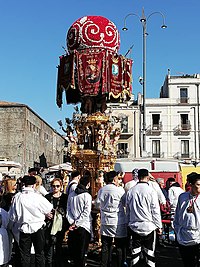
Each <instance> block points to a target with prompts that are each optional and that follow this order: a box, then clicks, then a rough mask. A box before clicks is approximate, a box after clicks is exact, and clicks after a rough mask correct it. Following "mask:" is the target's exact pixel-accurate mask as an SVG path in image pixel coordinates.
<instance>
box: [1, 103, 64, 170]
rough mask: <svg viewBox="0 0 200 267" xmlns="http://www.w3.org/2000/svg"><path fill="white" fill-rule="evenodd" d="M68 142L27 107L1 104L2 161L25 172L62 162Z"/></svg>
mask: <svg viewBox="0 0 200 267" xmlns="http://www.w3.org/2000/svg"><path fill="white" fill-rule="evenodd" d="M64 143H65V139H64V138H63V137H62V135H60V134H59V133H57V132H56V131H55V130H54V129H53V128H52V127H51V126H50V125H49V124H48V123H46V122H45V121H44V120H43V119H42V118H41V117H40V116H38V115H37V114H36V113H35V112H34V111H33V110H32V109H31V108H29V107H28V106H27V105H24V104H19V103H10V102H3V101H1V102H0V158H1V159H4V158H6V159H8V160H12V161H15V162H19V163H20V164H21V165H22V172H23V173H26V172H27V170H28V169H29V168H30V167H33V166H39V165H44V166H45V165H46V166H47V167H49V166H52V165H54V164H59V163H62V162H63V148H64Z"/></svg>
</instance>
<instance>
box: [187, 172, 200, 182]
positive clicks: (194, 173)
mask: <svg viewBox="0 0 200 267" xmlns="http://www.w3.org/2000/svg"><path fill="white" fill-rule="evenodd" d="M197 174H198V173H197V172H191V173H189V174H188V175H187V181H188V182H189V183H190V181H189V180H190V179H191V178H192V177H193V176H196V175H197Z"/></svg>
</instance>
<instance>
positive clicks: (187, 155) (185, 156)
mask: <svg viewBox="0 0 200 267" xmlns="http://www.w3.org/2000/svg"><path fill="white" fill-rule="evenodd" d="M181 158H182V159H189V158H190V154H189V152H188V153H182V154H181Z"/></svg>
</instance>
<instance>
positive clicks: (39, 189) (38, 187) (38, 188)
mask: <svg viewBox="0 0 200 267" xmlns="http://www.w3.org/2000/svg"><path fill="white" fill-rule="evenodd" d="M35 178H36V186H35V190H36V191H37V193H38V194H41V195H42V196H45V195H47V194H48V192H47V190H46V189H45V188H44V186H43V185H42V178H41V177H40V176H39V175H35Z"/></svg>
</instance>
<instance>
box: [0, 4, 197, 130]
mask: <svg viewBox="0 0 200 267" xmlns="http://www.w3.org/2000/svg"><path fill="white" fill-rule="evenodd" d="M142 7H144V9H145V14H146V16H148V15H149V14H151V13H152V12H155V11H160V12H162V13H163V14H164V15H165V19H166V24H167V26H168V28H167V29H165V30H163V29H161V28H160V26H161V24H162V18H161V16H159V15H154V16H152V17H151V18H150V19H149V20H148V24H147V28H148V34H149V35H148V38H147V77H146V78H147V97H148V98H154V97H159V91H160V87H161V86H162V84H163V81H164V79H165V75H166V74H167V69H168V68H169V69H170V70H171V74H172V75H179V74H194V73H199V72H200V56H199V50H200V49H199V45H200V34H199V30H200V20H199V10H200V1H199V0H182V1H180V0H175V1H174V0H167V1H166V0H115V1H114V0H102V1H95V0H76V1H69V0H0V34H1V42H0V92H1V93H0V100H3V101H11V102H18V103H23V104H26V105H28V106H29V107H30V108H31V109H33V110H34V111H35V112H36V113H37V114H38V115H39V116H40V117H42V118H43V119H44V120H46V121H47V122H48V123H49V124H50V125H51V126H52V127H53V128H55V129H56V130H58V131H59V126H58V125H57V121H58V120H60V119H61V120H63V121H64V118H65V117H70V116H71V114H72V111H73V108H72V107H71V106H67V105H66V104H64V105H63V107H62V110H60V109H59V108H58V107H57V105H56V101H55V98H56V81H57V69H56V66H57V65H58V62H59V60H58V57H59V56H60V55H61V54H63V52H64V50H63V48H62V46H64V47H65V46H66V40H65V39H66V34H67V31H68V29H69V27H70V26H71V24H72V23H73V22H74V21H75V20H77V19H78V18H80V17H83V16H85V15H101V16H104V17H107V18H108V19H110V20H111V21H113V22H114V23H115V25H116V26H117V27H118V29H119V32H120V39H121V46H120V53H121V54H125V53H126V52H127V50H128V49H129V47H130V46H131V45H132V44H133V45H134V47H133V50H132V53H131V58H132V59H133V60H134V65H133V79H134V80H133V93H134V94H135V95H137V93H138V92H141V91H142V88H141V85H140V84H139V82H138V77H139V76H142V27H141V23H140V21H139V19H137V17H134V16H132V17H129V19H128V20H127V27H128V28H129V31H127V32H123V31H122V30H121V29H122V27H123V22H124V17H125V16H126V15H127V14H129V13H136V14H138V15H139V16H141V12H142Z"/></svg>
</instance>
